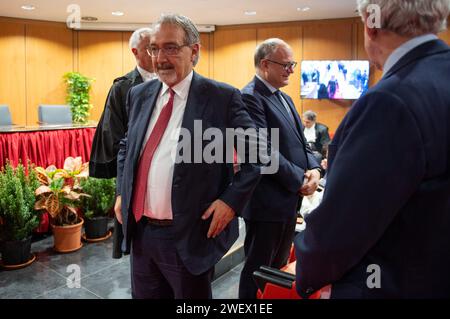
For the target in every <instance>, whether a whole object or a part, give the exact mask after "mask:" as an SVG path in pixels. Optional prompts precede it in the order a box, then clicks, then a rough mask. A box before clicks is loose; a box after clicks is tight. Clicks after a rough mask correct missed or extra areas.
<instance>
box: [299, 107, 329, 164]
mask: <svg viewBox="0 0 450 319" xmlns="http://www.w3.org/2000/svg"><path fill="white" fill-rule="evenodd" d="M303 124H304V125H305V129H304V130H303V133H304V134H305V138H306V140H307V141H308V144H309V146H310V147H311V150H312V151H313V153H314V156H315V157H316V160H317V162H319V163H320V162H321V161H322V160H323V159H324V158H325V148H326V146H327V145H328V144H329V143H330V141H331V139H330V135H329V134H328V127H327V126H326V125H324V124H321V123H317V114H316V113H314V112H313V111H306V112H304V113H303Z"/></svg>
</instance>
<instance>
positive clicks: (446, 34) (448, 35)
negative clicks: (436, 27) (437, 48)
mask: <svg viewBox="0 0 450 319" xmlns="http://www.w3.org/2000/svg"><path fill="white" fill-rule="evenodd" d="M449 19H450V17H449ZM439 38H441V39H442V40H444V41H445V42H447V44H448V45H450V29H447V30H445V31H443V32H441V33H439Z"/></svg>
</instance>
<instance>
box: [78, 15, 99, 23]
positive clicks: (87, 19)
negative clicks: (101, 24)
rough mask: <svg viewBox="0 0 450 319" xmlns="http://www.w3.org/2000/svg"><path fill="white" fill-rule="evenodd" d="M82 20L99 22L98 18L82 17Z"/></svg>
mask: <svg viewBox="0 0 450 319" xmlns="http://www.w3.org/2000/svg"><path fill="white" fill-rule="evenodd" d="M81 20H83V21H91V22H92V21H97V20H98V18H96V17H90V16H85V17H81Z"/></svg>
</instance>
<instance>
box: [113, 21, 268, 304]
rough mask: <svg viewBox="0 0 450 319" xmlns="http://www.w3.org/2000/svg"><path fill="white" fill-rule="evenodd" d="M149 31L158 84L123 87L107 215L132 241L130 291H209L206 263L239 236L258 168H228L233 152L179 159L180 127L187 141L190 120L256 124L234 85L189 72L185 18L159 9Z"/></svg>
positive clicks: (192, 38)
mask: <svg viewBox="0 0 450 319" xmlns="http://www.w3.org/2000/svg"><path fill="white" fill-rule="evenodd" d="M153 32H154V33H153V34H152V37H151V41H150V46H149V48H148V53H149V55H151V56H152V60H153V65H154V67H155V71H156V72H157V74H158V76H159V79H160V81H161V82H159V81H151V82H149V83H144V84H141V85H139V86H137V87H134V88H132V89H131V91H130V93H129V95H128V105H130V116H129V122H128V124H129V127H128V132H127V137H126V138H125V139H123V140H122V141H121V147H120V151H119V155H118V162H117V164H118V174H117V175H118V176H117V193H118V195H119V196H118V197H117V200H116V206H115V213H116V217H117V219H118V220H119V222H121V223H122V225H123V230H124V234H125V240H126V245H127V247H130V246H132V250H131V285H132V296H133V298H177V299H179V298H211V296H212V292H211V279H212V278H211V277H212V273H213V269H214V265H215V264H216V263H217V262H218V261H219V260H220V259H221V258H222V257H223V255H224V254H225V253H226V252H227V251H228V250H229V248H230V247H231V246H232V244H233V243H234V242H235V241H236V239H237V237H238V221H237V218H235V216H236V215H240V213H241V212H242V210H243V209H244V207H245V206H246V204H247V201H248V199H249V198H250V196H251V193H252V191H253V189H254V187H255V185H256V183H257V182H258V180H259V178H260V169H259V167H258V166H256V165H253V164H250V163H245V162H244V163H241V165H240V170H239V172H238V173H237V174H234V173H233V160H232V158H231V160H230V162H229V163H227V162H223V163H220V162H216V163H211V164H207V163H205V162H204V161H203V160H202V161H201V162H200V163H198V162H195V160H194V162H192V161H181V162H178V156H179V155H180V152H179V151H180V150H179V149H178V146H179V145H180V144H181V141H180V140H179V136H181V135H180V131H181V129H183V130H184V131H186V130H188V131H189V132H190V133H191V134H190V135H191V137H192V139H189V140H191V141H192V140H194V141H192V142H191V144H190V145H191V146H192V145H194V144H195V143H196V142H198V141H196V140H195V139H196V132H195V131H194V121H201V123H202V126H203V130H205V129H207V128H217V129H221V130H222V133H224V132H223V131H224V130H225V128H238V127H239V128H243V129H247V128H253V129H255V127H254V123H253V121H252V119H251V118H250V116H249V114H248V113H247V110H246V108H245V105H244V103H243V102H242V99H241V95H240V92H239V91H238V90H237V89H235V88H233V87H231V86H229V85H226V84H223V83H218V82H215V81H213V80H210V79H206V78H204V77H202V76H201V75H199V74H197V73H195V72H194V71H193V68H194V66H195V65H196V64H197V61H198V58H199V50H200V36H199V33H198V31H197V29H196V27H195V26H194V24H193V23H192V22H191V21H190V20H189V19H188V18H187V17H184V16H181V15H170V14H169V15H163V16H162V17H161V18H160V19H159V21H158V22H157V23H156V25H155V27H154V29H153ZM197 133H198V132H197ZM200 133H203V132H200ZM183 142H185V141H184V138H183ZM200 142H202V141H200ZM187 151H191V150H190V149H189V150H186V149H183V156H184V152H187ZM174 153H175V154H176V156H177V159H176V160H175V159H173V158H172V154H174ZM194 153H196V150H195V148H194V150H193V151H192V152H191V153H189V154H191V155H189V156H190V157H191V156H196V154H194ZM197 155H198V154H197ZM200 155H201V154H200ZM231 155H232V153H231ZM231 157H232V156H231ZM174 160H175V161H174Z"/></svg>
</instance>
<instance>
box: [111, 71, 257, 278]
mask: <svg viewBox="0 0 450 319" xmlns="http://www.w3.org/2000/svg"><path fill="white" fill-rule="evenodd" d="M161 87H162V83H161V82H159V81H157V80H154V81H150V82H147V83H143V84H141V85H138V86H135V87H133V88H132V89H131V90H130V93H129V95H128V102H127V103H128V105H129V110H130V115H129V122H128V133H127V137H126V138H125V139H124V140H122V142H121V147H120V151H119V155H118V163H117V166H118V169H117V191H118V194H120V195H121V196H122V217H123V225H122V228H123V231H124V236H125V239H126V240H125V245H126V247H124V249H126V248H129V247H130V243H131V240H132V237H133V233H134V230H135V225H136V222H135V218H134V216H133V213H132V209H131V208H132V207H131V206H132V205H131V199H132V195H133V182H134V178H135V174H136V172H137V167H138V163H139V162H138V161H139V154H140V151H141V148H142V144H143V141H144V137H145V133H146V131H147V127H148V123H149V121H150V117H151V115H152V111H153V109H154V107H155V103H156V100H157V96H158V94H159V91H160V90H161ZM194 120H202V129H203V131H204V130H206V129H207V128H213V127H214V128H219V129H220V130H221V131H222V132H223V134H224V136H225V129H226V128H227V127H228V128H237V127H241V128H244V129H247V128H251V127H252V128H254V127H255V126H254V123H253V121H252V120H251V118H250V116H249V114H248V112H247V109H246V108H245V105H244V104H243V102H242V99H241V95H240V92H239V91H238V90H237V89H235V88H233V87H231V86H229V85H226V84H223V83H218V82H215V81H213V80H209V79H206V78H204V77H202V76H200V75H198V74H197V73H195V72H194V76H193V78H192V83H191V86H190V90H189V95H188V100H187V103H186V109H185V112H184V116H183V121H182V127H183V128H185V129H188V130H189V131H190V133H191V139H192V140H191V145H192V147H193V145H194V141H193V139H194ZM200 134H203V132H200ZM207 142H209V141H203V142H201V143H202V146H203V147H204V146H205V144H207ZM224 145H225V143H224ZM194 151H195V150H191V153H192V154H191V155H192V157H193V156H194ZM259 176H260V170H259V167H258V166H256V165H253V164H242V165H241V170H240V172H239V173H238V174H236V175H234V174H233V163H232V162H231V163H228V164H227V163H223V164H221V163H212V164H206V163H198V164H196V163H193V161H191V163H186V162H182V163H179V164H175V167H174V172H173V183H172V211H173V219H174V225H173V235H174V239H175V244H176V248H177V251H178V253H179V256H180V258H181V259H182V261H183V263H184V265H185V266H186V268H187V269H188V270H189V271H190V272H191V273H193V274H194V275H198V274H201V273H203V272H205V271H207V270H209V269H210V268H211V267H213V266H214V265H215V264H216V262H217V261H219V260H220V258H221V257H222V256H223V255H224V254H225V253H226V252H227V251H228V250H229V248H230V247H231V245H232V244H233V243H234V242H235V241H236V239H237V237H238V221H237V218H234V219H233V220H232V221H231V222H230V224H229V225H228V227H227V228H226V229H225V230H224V231H223V232H222V233H221V234H220V235H219V236H217V237H216V238H210V239H207V237H206V235H207V232H208V229H209V225H210V223H211V219H212V216H211V217H210V218H209V219H208V220H206V221H204V220H202V219H201V216H202V214H203V213H204V212H205V210H206V209H207V208H208V207H209V205H210V204H211V203H212V202H213V201H215V200H216V199H219V198H220V199H221V200H223V201H224V202H225V203H227V204H228V205H229V206H231V207H232V208H233V209H234V211H235V212H236V214H237V215H239V214H241V212H242V210H243V209H244V207H245V206H246V204H247V202H248V200H249V198H250V196H251V193H252V191H253V189H254V187H255V185H256V183H257V182H258V180H259ZM149 244H151V243H149Z"/></svg>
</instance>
